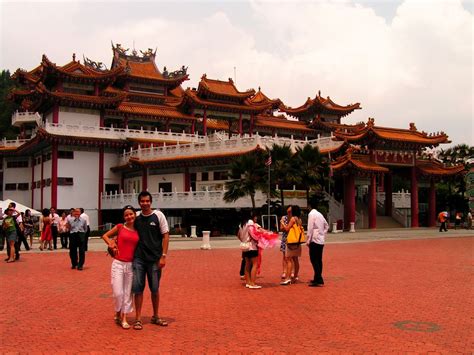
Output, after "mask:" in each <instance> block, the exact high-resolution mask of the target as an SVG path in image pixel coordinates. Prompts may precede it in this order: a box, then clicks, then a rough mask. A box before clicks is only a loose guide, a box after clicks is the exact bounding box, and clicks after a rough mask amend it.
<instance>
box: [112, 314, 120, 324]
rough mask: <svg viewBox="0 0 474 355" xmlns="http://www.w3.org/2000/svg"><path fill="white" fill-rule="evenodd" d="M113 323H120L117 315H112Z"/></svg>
mask: <svg viewBox="0 0 474 355" xmlns="http://www.w3.org/2000/svg"><path fill="white" fill-rule="evenodd" d="M114 323H115V324H117V325H120V323H121V321H120V318H119V317H117V316H114Z"/></svg>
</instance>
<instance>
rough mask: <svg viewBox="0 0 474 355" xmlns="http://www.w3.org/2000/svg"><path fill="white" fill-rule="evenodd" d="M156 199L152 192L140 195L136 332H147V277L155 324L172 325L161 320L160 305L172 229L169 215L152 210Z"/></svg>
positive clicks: (135, 269)
mask: <svg viewBox="0 0 474 355" xmlns="http://www.w3.org/2000/svg"><path fill="white" fill-rule="evenodd" d="M151 202H152V197H151V194H150V193H149V192H148V191H142V192H141V193H140V194H139V195H138V203H139V205H140V208H141V214H140V215H139V216H137V218H136V219H135V229H136V230H137V232H138V236H139V238H140V239H139V242H138V245H137V248H136V249H135V256H134V259H133V284H132V292H133V294H134V297H135V312H136V320H135V323H134V325H133V328H134V329H143V325H142V321H141V311H142V303H143V291H144V289H145V278H147V279H148V286H149V288H150V292H151V301H152V304H153V317H151V323H152V324H157V325H160V326H167V325H168V323H167V322H166V321H164V320H163V319H161V318H159V317H158V306H159V303H160V294H159V287H160V279H161V271H162V269H163V268H164V267H165V265H166V253H167V252H168V244H169V228H168V222H167V221H166V217H165V215H164V214H163V213H162V212H161V211H158V210H152V209H151Z"/></svg>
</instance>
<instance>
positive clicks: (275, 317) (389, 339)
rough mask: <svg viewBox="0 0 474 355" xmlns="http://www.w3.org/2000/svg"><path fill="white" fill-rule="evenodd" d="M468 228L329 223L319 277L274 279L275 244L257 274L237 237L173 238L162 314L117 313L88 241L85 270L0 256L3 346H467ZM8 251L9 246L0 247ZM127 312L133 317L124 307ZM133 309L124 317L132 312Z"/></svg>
mask: <svg viewBox="0 0 474 355" xmlns="http://www.w3.org/2000/svg"><path fill="white" fill-rule="evenodd" d="M473 236H474V231H466V230H457V231H455V230H450V231H449V232H447V233H439V232H438V231H437V230H435V229H423V228H420V229H416V230H406V229H403V230H402V229H400V230H376V231H358V232H356V233H340V234H329V235H328V238H327V239H328V243H327V245H326V247H325V249H324V261H325V264H324V268H325V269H324V276H325V281H326V286H325V287H323V288H310V287H307V284H306V282H307V281H308V280H309V279H310V277H311V276H312V275H311V270H310V269H311V266H310V263H309V260H308V256H307V250H306V248H305V249H303V257H302V258H301V273H300V279H301V282H299V283H297V284H295V285H290V286H280V285H279V281H280V280H279V275H280V273H281V254H280V252H279V251H278V249H272V250H266V251H265V252H264V256H263V264H262V272H261V275H260V276H259V277H258V280H257V282H258V283H259V284H261V285H262V286H263V288H262V289H260V290H250V289H246V288H245V287H244V285H243V284H242V281H241V280H240V279H239V276H238V269H239V265H240V251H239V250H238V248H237V247H238V242H237V240H236V239H234V238H233V237H227V238H225V237H224V238H211V247H212V250H200V249H199V247H200V245H201V241H200V240H189V239H188V238H172V241H171V247H170V252H169V253H168V261H167V263H168V264H167V265H166V268H165V271H164V275H163V279H162V288H161V298H162V305H161V309H160V316H161V317H163V318H165V319H166V320H167V321H168V322H169V323H170V324H169V327H167V328H163V327H158V326H156V325H151V324H149V320H150V316H151V302H150V298H149V294H148V293H146V294H145V300H144V310H143V313H144V323H145V324H144V329H143V330H142V331H136V330H133V329H130V330H122V329H121V328H119V327H118V326H117V325H115V324H114V323H113V320H112V317H113V307H112V298H111V289H110V263H111V258H110V257H108V256H106V255H105V245H104V244H103V242H102V241H101V240H99V239H93V240H91V242H90V251H89V252H88V253H87V256H86V264H85V268H84V270H83V271H77V270H71V269H70V264H69V258H68V254H67V253H66V252H65V251H64V250H57V251H43V252H40V251H38V250H37V244H35V247H34V249H33V250H32V251H30V252H24V253H22V257H21V260H20V261H19V262H16V263H12V264H6V263H4V262H1V263H0V286H1V295H2V306H3V307H2V312H0V353H48V354H51V353H158V352H164V353H191V352H192V353H229V352H231V353H249V352H258V353H444V354H453V353H463V354H471V353H472V352H473V350H474V346H473V329H474V327H473V325H474V324H473V317H472V315H473V313H472V310H473V309H474V307H473V300H474V298H473V296H474V295H473V241H474V238H472V237H473ZM3 253H5V252H3ZM130 318H132V317H130ZM130 320H131V319H130Z"/></svg>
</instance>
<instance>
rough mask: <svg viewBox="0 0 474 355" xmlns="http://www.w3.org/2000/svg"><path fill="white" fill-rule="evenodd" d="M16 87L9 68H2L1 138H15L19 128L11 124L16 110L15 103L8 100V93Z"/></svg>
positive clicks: (0, 87) (0, 84) (0, 90)
mask: <svg viewBox="0 0 474 355" xmlns="http://www.w3.org/2000/svg"><path fill="white" fill-rule="evenodd" d="M13 87H14V83H13V81H12V80H11V78H10V72H9V71H8V70H2V72H1V74H0V132H2V133H1V136H0V138H7V139H15V138H16V137H17V135H18V130H17V129H16V128H15V127H13V126H12V125H11V123H12V114H13V112H14V111H15V104H14V103H13V102H11V101H10V100H8V94H9V93H10V91H11V89H12V88H13Z"/></svg>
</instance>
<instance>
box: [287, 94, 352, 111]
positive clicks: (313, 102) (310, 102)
mask: <svg viewBox="0 0 474 355" xmlns="http://www.w3.org/2000/svg"><path fill="white" fill-rule="evenodd" d="M360 108H361V107H360V103H355V104H350V105H347V106H341V105H338V104H336V103H335V102H334V101H332V100H331V98H330V97H329V96H328V97H327V98H326V99H325V98H323V97H321V94H320V93H318V95H316V97H315V98H314V99H311V98H309V97H308V99H307V100H306V102H305V103H304V104H303V105H302V106H300V107H297V108H291V107H286V106H282V108H281V110H282V111H283V112H286V113H287V114H289V115H292V116H294V117H302V116H305V115H308V114H314V113H319V112H321V113H331V114H335V115H338V116H339V117H343V116H346V115H348V114H350V113H351V112H352V111H354V110H358V109H360Z"/></svg>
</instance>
